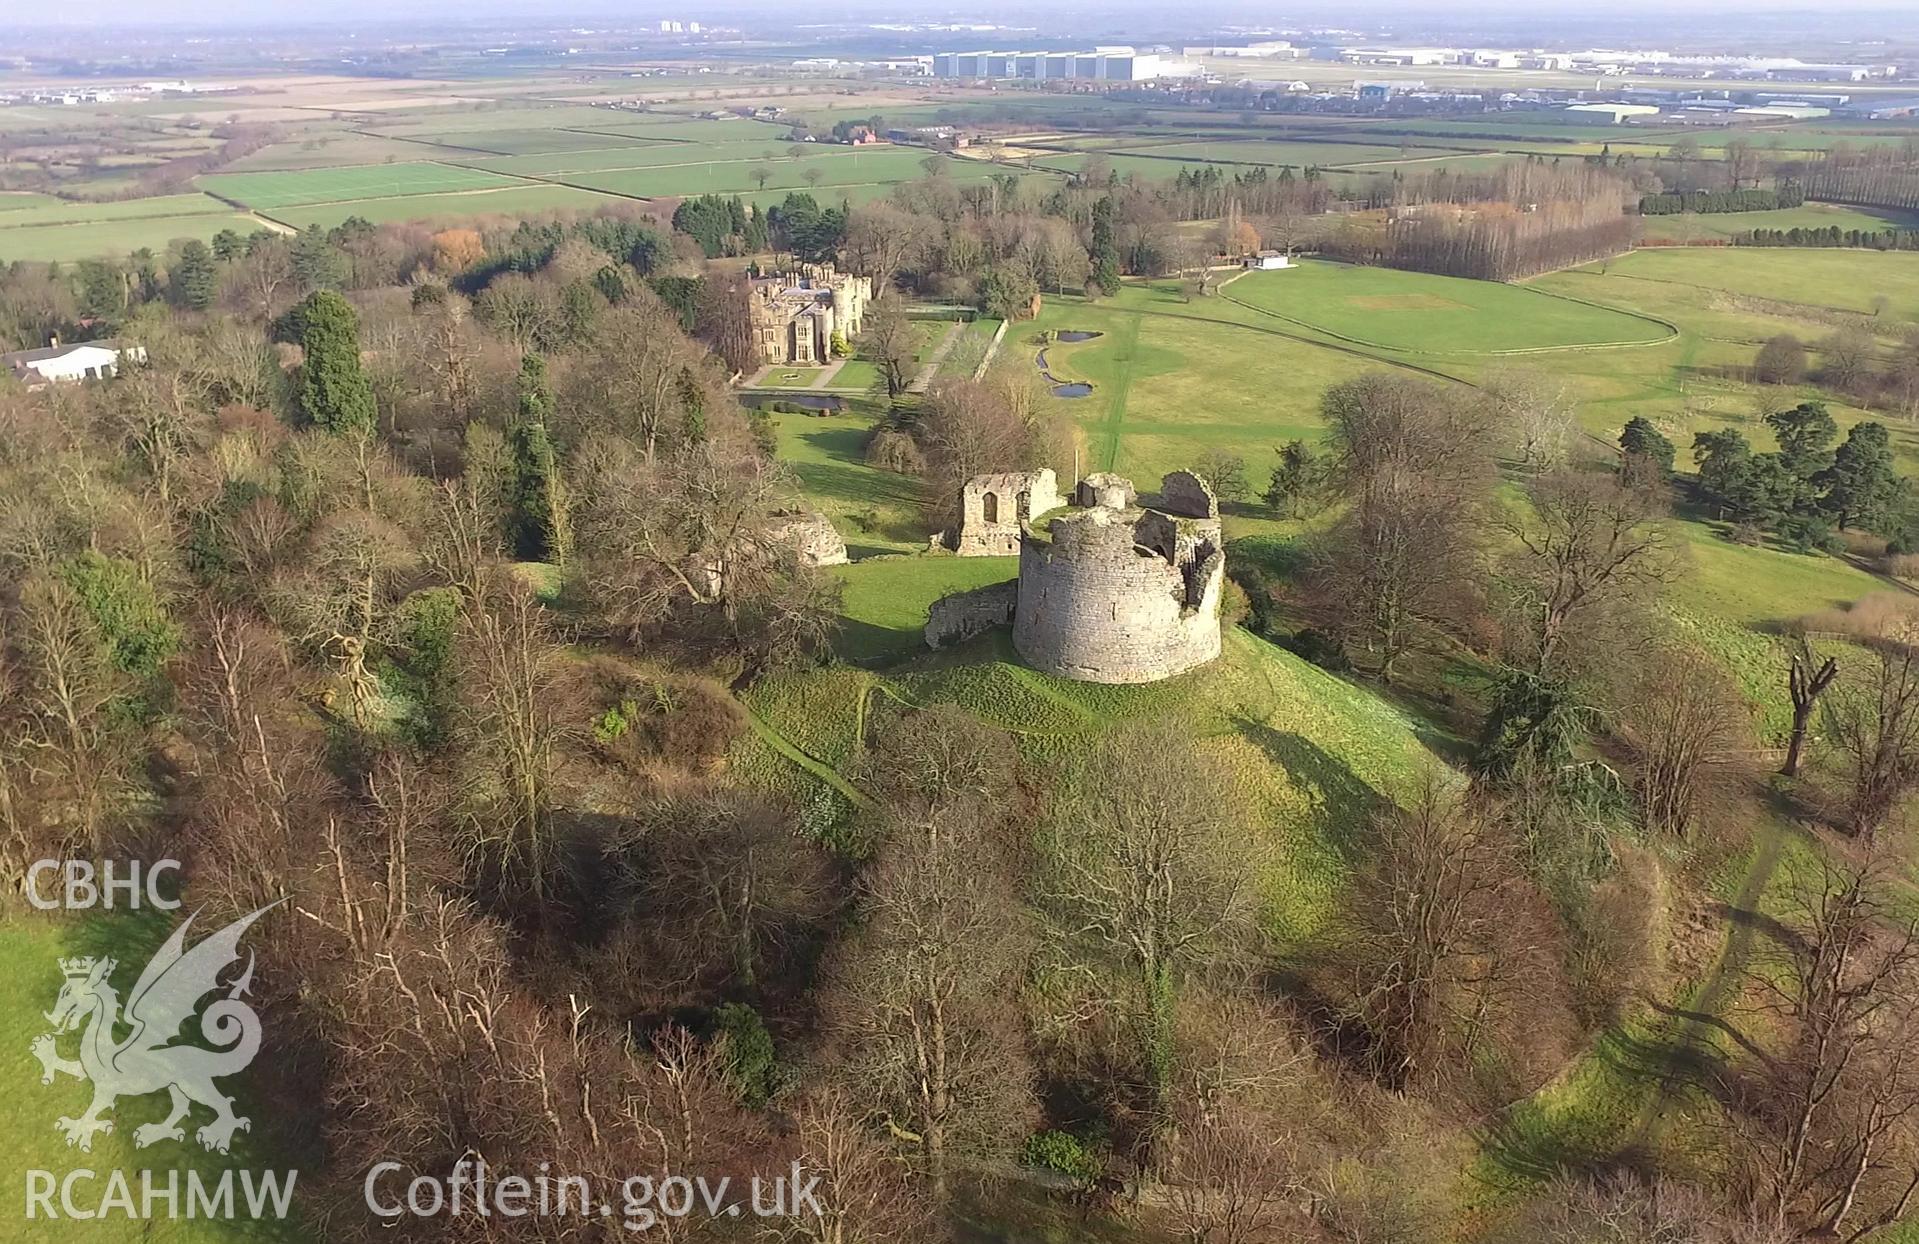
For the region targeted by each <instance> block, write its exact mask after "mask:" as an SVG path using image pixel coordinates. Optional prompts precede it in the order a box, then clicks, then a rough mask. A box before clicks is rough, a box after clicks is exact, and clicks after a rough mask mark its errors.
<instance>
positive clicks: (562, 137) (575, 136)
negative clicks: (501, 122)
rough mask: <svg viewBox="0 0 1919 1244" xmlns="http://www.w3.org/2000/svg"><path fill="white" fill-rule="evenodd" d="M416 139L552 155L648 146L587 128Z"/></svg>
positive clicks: (479, 132)
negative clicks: (587, 129) (605, 148)
mask: <svg viewBox="0 0 1919 1244" xmlns="http://www.w3.org/2000/svg"><path fill="white" fill-rule="evenodd" d="M413 137H414V138H415V139H417V140H418V141H421V142H430V143H435V144H438V145H439V146H442V147H458V148H461V149H462V150H466V151H480V152H491V153H492V154H494V155H551V154H558V153H560V152H565V151H591V150H595V149H598V148H602V147H619V146H631V147H648V146H652V145H653V144H651V143H649V142H647V141H646V140H644V139H639V138H628V139H622V138H619V137H617V136H614V135H611V134H597V133H589V132H587V131H584V130H563V129H550V130H511V129H508V130H445V131H442V132H440V133H437V134H416V135H413Z"/></svg>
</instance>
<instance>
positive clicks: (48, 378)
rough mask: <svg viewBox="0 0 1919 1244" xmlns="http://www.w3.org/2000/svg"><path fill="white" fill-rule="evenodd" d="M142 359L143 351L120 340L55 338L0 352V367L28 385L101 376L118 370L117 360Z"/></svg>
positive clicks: (138, 361) (94, 378)
mask: <svg viewBox="0 0 1919 1244" xmlns="http://www.w3.org/2000/svg"><path fill="white" fill-rule="evenodd" d="M122 358H127V359H131V360H133V361H134V362H136V363H144V362H146V359H147V352H146V350H145V349H144V348H143V347H141V346H136V345H129V344H127V343H126V342H123V341H76V342H74V343H72V344H71V345H62V344H60V341H59V339H58V338H55V339H53V340H52V341H51V342H49V343H48V344H47V345H45V346H42V347H41V348H40V349H38V350H17V351H15V352H14V353H12V354H0V371H3V372H6V373H7V374H9V375H11V376H12V377H13V378H14V379H16V380H20V381H24V382H25V383H26V385H27V387H28V388H35V389H37V388H39V387H40V386H41V385H45V384H52V383H56V382H59V383H64V382H67V381H73V380H105V379H107V378H109V377H112V376H115V375H117V374H119V371H120V360H121V359H122Z"/></svg>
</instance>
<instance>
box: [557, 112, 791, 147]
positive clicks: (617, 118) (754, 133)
mask: <svg viewBox="0 0 1919 1244" xmlns="http://www.w3.org/2000/svg"><path fill="white" fill-rule="evenodd" d="M578 126H579V128H580V129H583V130H592V131H594V132H595V133H600V134H612V135H616V136H623V137H628V138H647V139H662V140H668V141H673V140H677V141H680V142H688V143H758V142H767V143H783V142H789V141H791V139H790V138H789V135H790V134H791V133H792V130H791V128H790V127H788V126H784V125H772V124H768V123H766V122H763V121H750V120H747V119H746V118H744V117H735V118H733V119H731V120H726V121H708V120H701V119H698V118H694V117H687V116H680V115H672V114H666V113H659V114H655V115H653V116H636V115H634V114H632V113H622V112H613V111H611V110H595V116H594V117H593V119H592V120H591V121H588V122H580V123H578Z"/></svg>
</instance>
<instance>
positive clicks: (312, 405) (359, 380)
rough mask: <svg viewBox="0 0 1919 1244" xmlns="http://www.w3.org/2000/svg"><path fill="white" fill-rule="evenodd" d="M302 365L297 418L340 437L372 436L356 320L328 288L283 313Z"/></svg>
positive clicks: (370, 390)
mask: <svg viewBox="0 0 1919 1244" xmlns="http://www.w3.org/2000/svg"><path fill="white" fill-rule="evenodd" d="M288 316H289V324H290V325H292V326H293V327H294V329H295V331H296V333H297V338H296V339H297V340H298V341H299V343H300V348H301V349H302V350H303V351H305V353H306V360H305V361H304V362H303V363H301V365H300V378H299V383H298V387H297V390H296V393H297V396H298V398H299V406H300V414H301V416H302V417H303V418H305V419H306V420H307V422H309V423H311V424H312V425H313V426H315V427H318V428H324V429H326V430H327V431H329V432H333V433H336V434H338V435H341V436H368V435H371V434H372V432H373V430H374V428H375V426H376V423H377V417H376V414H375V409H374V403H373V384H372V382H371V381H370V380H368V379H367V374H366V371H365V370H364V369H363V368H362V367H361V366H360V317H359V316H358V315H356V314H354V311H353V307H352V304H350V303H348V302H347V300H346V299H345V298H343V297H341V296H340V295H339V294H336V293H334V292H333V291H332V290H330V289H323V290H317V291H315V292H314V293H312V294H309V295H307V297H306V300H305V301H304V302H302V303H300V305H299V306H297V307H295V308H294V309H293V310H292V311H291V312H289V313H288Z"/></svg>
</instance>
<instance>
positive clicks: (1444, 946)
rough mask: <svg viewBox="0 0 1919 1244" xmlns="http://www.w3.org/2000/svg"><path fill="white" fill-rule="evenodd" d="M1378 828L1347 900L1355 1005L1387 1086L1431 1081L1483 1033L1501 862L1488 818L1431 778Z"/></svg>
mask: <svg viewBox="0 0 1919 1244" xmlns="http://www.w3.org/2000/svg"><path fill="white" fill-rule="evenodd" d="M1374 830H1375V833H1376V839H1375V842H1374V844H1373V849H1372V852H1371V854H1370V857H1369V859H1368V861H1367V863H1366V865H1365V867H1364V868H1362V869H1361V871H1360V874H1359V876H1358V877H1357V878H1356V879H1355V882H1354V888H1355V893H1354V896H1353V900H1352V902H1351V904H1350V905H1349V906H1350V912H1351V915H1350V919H1351V921H1352V925H1353V927H1352V929H1351V934H1352V936H1351V950H1350V962H1351V964H1352V974H1353V981H1352V993H1351V997H1352V1001H1351V1003H1350V1006H1351V1010H1352V1014H1353V1018H1355V1019H1357V1020H1359V1021H1361V1022H1362V1023H1364V1024H1365V1026H1366V1028H1367V1030H1368V1031H1369V1032H1370V1033H1371V1035H1372V1042H1373V1044H1372V1051H1371V1061H1372V1064H1373V1071H1374V1075H1375V1076H1376V1077H1377V1078H1378V1079H1379V1080H1380V1081H1381V1082H1382V1083H1385V1084H1388V1085H1392V1086H1395V1087H1404V1086H1409V1085H1413V1084H1431V1083H1432V1082H1434V1081H1435V1080H1436V1079H1437V1078H1438V1077H1439V1076H1440V1075H1441V1074H1442V1073H1443V1071H1444V1070H1445V1068H1446V1066H1447V1065H1448V1063H1449V1062H1453V1061H1468V1062H1469V1061H1470V1059H1471V1057H1472V1055H1473V1052H1474V1050H1475V1049H1476V1048H1477V1047H1478V1045H1479V1044H1480V1042H1481V1040H1482V1038H1483V1037H1484V1035H1485V1032H1486V1030H1487V1027H1488V1021H1489V1012H1490V1010H1491V1007H1492V1005H1493V1001H1494V996H1493V995H1494V989H1495V987H1496V985H1497V984H1498V982H1499V979H1500V963H1499V947H1498V941H1497V939H1496V937H1495V936H1494V923H1495V921H1496V920H1498V919H1499V912H1498V910H1497V907H1496V904H1495V901H1494V900H1495V899H1496V897H1497V896H1498V895H1499V893H1500V891H1501V888H1502V885H1503V884H1504V881H1505V877H1504V872H1505V863H1504V860H1503V858H1502V853H1501V849H1500V847H1499V846H1498V844H1497V842H1496V840H1495V838H1494V837H1493V834H1492V831H1491V829H1490V828H1489V826H1488V825H1487V822H1486V820H1485V818H1484V817H1483V816H1481V815H1480V813H1479V811H1478V810H1477V809H1475V808H1473V807H1471V806H1470V805H1469V804H1467V803H1466V802H1465V799H1464V797H1463V796H1462V795H1460V794H1458V793H1456V792H1452V791H1448V790H1447V789H1445V787H1444V786H1443V785H1442V784H1441V779H1440V778H1439V777H1438V776H1437V775H1434V776H1433V777H1431V778H1429V780H1428V781H1427V783H1426V785H1425V786H1424V787H1423V788H1422V790H1421V792H1420V794H1419V797H1418V798H1417V799H1416V800H1415V801H1414V802H1413V804H1412V806H1411V807H1409V808H1407V809H1404V810H1400V809H1393V810H1390V811H1387V812H1384V813H1382V814H1381V815H1380V816H1378V817H1377V818H1376V819H1375V820H1374Z"/></svg>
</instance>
